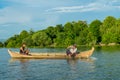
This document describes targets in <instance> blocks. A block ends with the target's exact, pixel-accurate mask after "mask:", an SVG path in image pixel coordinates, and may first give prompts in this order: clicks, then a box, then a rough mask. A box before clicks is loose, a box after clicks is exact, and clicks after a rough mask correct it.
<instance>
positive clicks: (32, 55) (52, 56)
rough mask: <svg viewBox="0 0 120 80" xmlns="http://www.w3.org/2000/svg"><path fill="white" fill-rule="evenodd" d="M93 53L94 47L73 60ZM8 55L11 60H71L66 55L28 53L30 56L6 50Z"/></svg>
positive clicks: (87, 56)
mask: <svg viewBox="0 0 120 80" xmlns="http://www.w3.org/2000/svg"><path fill="white" fill-rule="evenodd" d="M93 51H94V47H92V49H91V50H88V51H84V52H80V53H79V54H77V55H76V56H75V57H74V58H77V59H78V58H89V57H90V56H91V55H92V54H93ZM8 53H9V55H10V56H11V57H12V58H21V59H66V58H73V57H69V56H67V55H66V53H29V54H30V55H23V54H20V53H19V52H13V51H11V50H9V49H8Z"/></svg>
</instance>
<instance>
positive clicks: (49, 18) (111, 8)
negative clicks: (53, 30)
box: [0, 0, 120, 39]
mask: <svg viewBox="0 0 120 80" xmlns="http://www.w3.org/2000/svg"><path fill="white" fill-rule="evenodd" d="M107 16H114V17H115V18H120V0H0V39H8V38H9V37H12V36H14V35H15V34H19V33H20V32H21V31H22V30H27V31H29V30H30V29H33V30H34V31H37V30H42V29H46V28H47V27H48V26H55V25H57V24H63V25H64V24H65V23H66V22H72V21H78V20H83V21H87V23H88V24H89V23H90V22H92V21H93V20H96V19H98V20H101V21H103V20H104V19H105V18H106V17H107Z"/></svg>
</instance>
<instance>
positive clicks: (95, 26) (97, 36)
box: [89, 20, 102, 44]
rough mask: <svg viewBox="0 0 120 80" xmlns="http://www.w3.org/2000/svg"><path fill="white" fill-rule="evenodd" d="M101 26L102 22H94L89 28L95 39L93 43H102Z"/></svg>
mask: <svg viewBox="0 0 120 80" xmlns="http://www.w3.org/2000/svg"><path fill="white" fill-rule="evenodd" d="M101 25H102V22H101V21H100V20H94V21H92V22H91V24H90V26H89V31H90V32H91V35H92V36H93V37H94V38H93V41H95V44H97V43H99V42H101V35H100V26H101Z"/></svg>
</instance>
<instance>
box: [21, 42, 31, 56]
mask: <svg viewBox="0 0 120 80" xmlns="http://www.w3.org/2000/svg"><path fill="white" fill-rule="evenodd" d="M20 54H25V55H28V54H29V50H28V49H26V44H25V43H23V44H22V46H21V47H20Z"/></svg>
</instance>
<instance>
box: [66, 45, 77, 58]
mask: <svg viewBox="0 0 120 80" xmlns="http://www.w3.org/2000/svg"><path fill="white" fill-rule="evenodd" d="M76 53H77V46H76V44H74V45H72V46H69V47H68V48H67V50H66V54H67V56H73V57H74V56H76Z"/></svg>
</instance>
